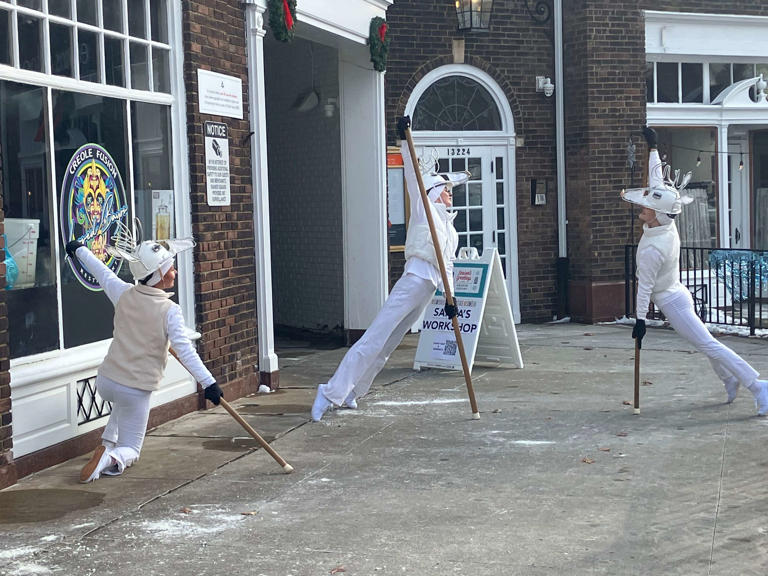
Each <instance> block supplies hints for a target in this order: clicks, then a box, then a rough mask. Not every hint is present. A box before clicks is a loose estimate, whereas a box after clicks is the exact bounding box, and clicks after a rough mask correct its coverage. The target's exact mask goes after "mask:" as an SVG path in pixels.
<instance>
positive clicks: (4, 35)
mask: <svg viewBox="0 0 768 576" xmlns="http://www.w3.org/2000/svg"><path fill="white" fill-rule="evenodd" d="M9 24H10V16H9V14H8V12H7V11H5V10H3V9H1V8H0V64H10V63H11V30H10V28H8V26H9Z"/></svg>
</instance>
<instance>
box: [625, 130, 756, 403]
mask: <svg viewBox="0 0 768 576" xmlns="http://www.w3.org/2000/svg"><path fill="white" fill-rule="evenodd" d="M643 135H644V136H645V139H646V142H647V143H648V148H649V151H650V152H649V156H648V188H636V189H633V190H627V191H623V192H622V194H621V197H622V198H623V199H624V200H626V201H627V202H632V203H633V204H637V205H639V206H642V208H643V209H642V211H641V212H640V215H639V218H640V220H642V221H643V235H642V237H641V238H640V242H639V243H638V245H637V310H636V317H637V318H636V322H635V326H634V328H633V330H632V338H634V339H636V340H637V343H638V347H641V346H642V341H643V337H644V336H645V332H646V328H645V320H646V315H647V313H648V307H649V305H650V303H651V301H653V303H654V304H655V305H656V306H658V307H659V309H660V310H661V312H662V313H663V314H664V316H665V317H666V319H667V320H668V321H669V324H670V326H672V328H674V329H675V331H676V332H677V333H678V334H680V336H682V337H683V338H685V339H686V340H688V342H690V343H691V344H693V346H695V347H696V349H697V350H698V351H699V352H701V353H703V354H705V355H706V356H707V358H708V359H709V361H710V363H711V365H712V368H713V369H714V371H715V374H717V376H718V377H719V378H720V380H722V382H723V384H724V386H725V390H726V394H727V403H729V404H730V403H731V402H733V401H734V400H735V399H736V395H737V393H738V391H739V386H744V387H746V388H747V389H748V390H749V391H750V392H752V394H753V395H754V398H755V406H756V407H757V413H758V415H759V416H765V415H766V414H768V382H766V381H765V380H759V379H758V376H759V374H758V372H757V371H756V370H755V369H754V368H752V366H750V365H749V364H748V363H747V362H746V361H745V360H744V359H743V358H741V357H740V356H739V355H738V354H736V353H735V352H734V351H733V350H731V349H730V348H728V347H727V346H725V345H723V344H722V343H721V342H719V341H718V340H717V339H715V338H714V337H713V336H712V334H710V333H709V330H707V327H706V326H705V325H704V323H703V322H702V321H701V319H700V318H699V317H698V316H697V315H696V311H695V309H694V306H693V298H692V297H691V293H690V292H689V291H688V289H687V288H686V287H685V286H684V285H683V284H682V283H681V282H680V236H679V235H678V232H677V227H676V226H675V220H674V218H675V216H676V215H677V214H679V213H680V212H682V208H683V204H688V203H690V202H691V200H692V199H691V198H690V197H685V196H683V197H681V196H680V191H681V190H682V189H683V188H685V185H686V184H687V183H688V180H689V178H690V174H687V175H686V176H685V177H684V178H683V181H682V183H681V184H679V185H678V182H677V175H676V177H675V181H674V182H671V181H669V180H668V178H665V174H664V170H663V164H662V162H661V160H660V158H659V152H658V150H657V135H656V132H655V131H654V130H653V129H651V128H648V127H646V128H644V129H643ZM667 170H668V168H667ZM667 176H668V173H667Z"/></svg>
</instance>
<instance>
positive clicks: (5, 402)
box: [0, 142, 16, 489]
mask: <svg viewBox="0 0 768 576" xmlns="http://www.w3.org/2000/svg"><path fill="white" fill-rule="evenodd" d="M2 145H3V144H2V142H0V234H1V233H2V232H4V228H5V225H4V224H2V222H5V212H4V210H3V203H2V191H3V154H2V152H3V150H2ZM3 248H5V246H4V244H3V239H2V237H0V254H2V255H3V259H4V258H5V251H4V250H2V249H3ZM0 286H5V264H4V263H3V262H2V261H1V260H0ZM10 357H11V352H10V350H9V348H8V309H7V307H6V303H5V290H0V489H2V488H5V487H6V486H10V485H11V484H15V483H16V469H15V467H14V465H13V452H12V449H13V429H12V426H11V423H12V417H11V374H10V372H9V370H10V369H11V361H10Z"/></svg>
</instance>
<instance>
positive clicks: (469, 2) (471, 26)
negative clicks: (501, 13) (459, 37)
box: [456, 0, 493, 30]
mask: <svg viewBox="0 0 768 576" xmlns="http://www.w3.org/2000/svg"><path fill="white" fill-rule="evenodd" d="M492 7H493V0H456V16H458V18H459V30H487V29H488V25H489V24H490V22H491V8H492Z"/></svg>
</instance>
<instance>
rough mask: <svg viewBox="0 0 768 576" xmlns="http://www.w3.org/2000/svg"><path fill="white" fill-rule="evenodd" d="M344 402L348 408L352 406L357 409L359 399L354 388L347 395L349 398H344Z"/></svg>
mask: <svg viewBox="0 0 768 576" xmlns="http://www.w3.org/2000/svg"><path fill="white" fill-rule="evenodd" d="M344 404H345V405H346V407H347V408H350V409H352V410H357V399H356V398H355V392H354V390H353V391H352V392H350V393H349V396H347V399H346V400H344Z"/></svg>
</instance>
